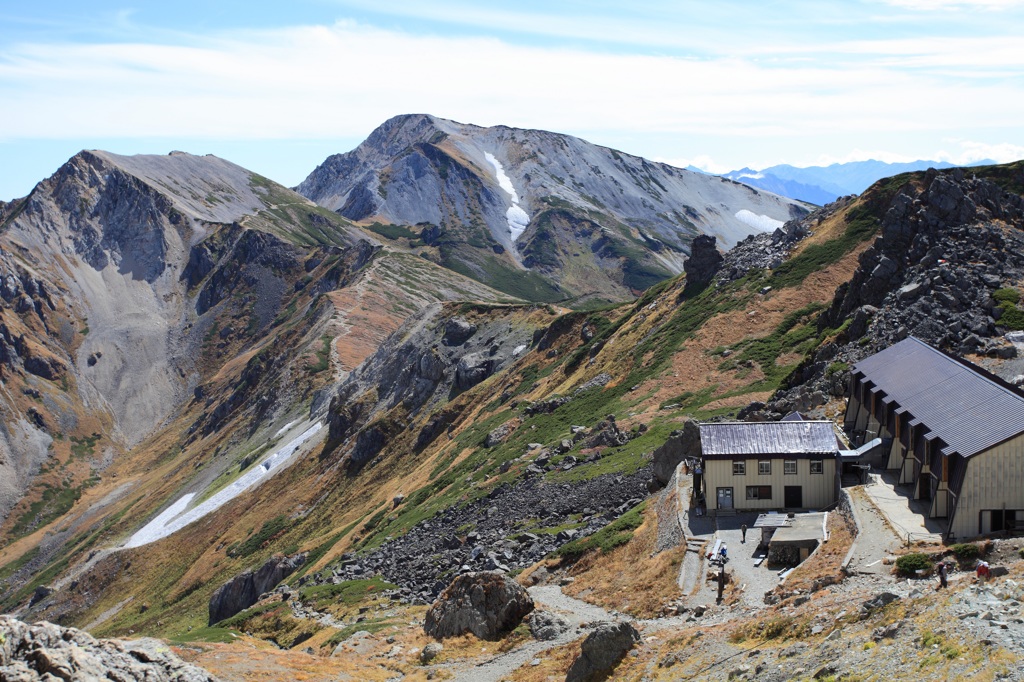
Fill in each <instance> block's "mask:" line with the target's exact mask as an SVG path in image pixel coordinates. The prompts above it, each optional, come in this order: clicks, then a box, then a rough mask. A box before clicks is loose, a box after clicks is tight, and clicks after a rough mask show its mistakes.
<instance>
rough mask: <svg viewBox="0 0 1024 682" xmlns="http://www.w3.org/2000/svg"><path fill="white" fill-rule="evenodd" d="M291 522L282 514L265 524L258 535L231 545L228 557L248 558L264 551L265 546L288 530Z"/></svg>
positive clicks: (255, 534)
mask: <svg viewBox="0 0 1024 682" xmlns="http://www.w3.org/2000/svg"><path fill="white" fill-rule="evenodd" d="M289 524H290V521H289V519H288V517H287V516H285V515H284V514H281V515H279V516H275V517H274V518H272V519H270V520H269V521H267V522H265V523H264V524H263V525H262V526H261V527H260V529H259V531H257V532H256V533H254V534H252V535H250V536H249V537H248V538H246V539H245V540H243V541H242V542H239V543H236V544H234V545H231V546H230V547H228V549H227V555H228V556H229V557H232V558H236V559H237V558H239V557H247V556H250V555H252V554H255V553H256V552H258V551H260V550H261V549H263V546H264V545H265V544H267V543H268V542H270V541H271V540H273V539H274V538H275V537H277V536H278V535H280V534H282V533H283V532H284V531H285V530H287V528H288V526H289Z"/></svg>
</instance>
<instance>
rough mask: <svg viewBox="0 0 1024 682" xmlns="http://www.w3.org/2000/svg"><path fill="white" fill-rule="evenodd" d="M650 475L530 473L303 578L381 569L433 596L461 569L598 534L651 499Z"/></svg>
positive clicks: (407, 589) (490, 566) (524, 561)
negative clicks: (552, 478)
mask: <svg viewBox="0 0 1024 682" xmlns="http://www.w3.org/2000/svg"><path fill="white" fill-rule="evenodd" d="M650 477H651V470H650V467H644V468H642V469H640V470H639V471H637V472H636V473H634V474H631V475H629V476H619V475H614V474H609V475H604V476H598V477H595V478H593V479H591V480H586V481H579V482H576V483H573V484H572V485H569V484H557V483H548V482H546V481H544V480H542V479H541V478H540V477H529V478H525V479H522V480H520V481H517V482H516V483H515V484H513V485H504V486H501V487H498V488H495V489H494V490H492V491H491V492H490V493H489V494H488V495H487V496H486V497H483V498H480V499H479V500H476V501H475V502H472V503H470V504H467V505H465V506H453V507H450V508H449V509H446V510H445V511H443V512H441V513H439V514H437V515H436V516H434V517H433V518H431V519H427V520H425V521H421V522H420V523H418V524H416V525H415V526H413V528H412V529H410V530H409V532H408V533H406V534H405V535H404V536H402V537H400V538H395V539H393V540H390V541H388V542H385V543H384V544H382V545H381V546H380V547H378V548H377V549H375V550H373V551H371V552H368V553H366V554H363V555H356V554H345V555H343V556H342V557H341V558H340V560H339V561H338V563H337V564H336V565H335V566H333V567H332V568H330V569H327V570H325V571H322V572H320V573H318V574H314V575H309V576H304V577H303V579H302V581H301V582H303V584H310V583H311V584H323V583H330V582H333V583H338V582H341V581H344V580H354V579H358V578H367V577H369V576H372V575H380V576H382V577H384V578H385V579H387V580H388V581H390V582H393V583H395V584H397V585H399V586H400V589H399V591H398V592H397V594H394V595H392V596H393V597H395V598H397V599H399V600H401V601H403V602H418V603H429V602H432V601H433V600H434V598H435V597H437V595H438V594H440V592H441V591H442V590H443V589H444V587H445V586H446V585H447V584H448V583H449V582H450V581H451V580H452V578H453V577H454V576H457V575H459V574H460V573H469V572H473V571H485V570H506V571H507V570H511V569H515V568H525V567H527V566H530V565H532V564H534V563H536V562H537V561H539V560H541V559H543V558H544V557H545V556H547V555H548V554H549V553H551V552H553V551H555V550H556V549H558V548H559V547H561V546H562V545H564V544H566V543H568V542H571V541H573V540H575V539H578V538H582V537H586V536H587V535H590V534H592V533H595V532H596V531H598V530H600V529H601V528H603V527H604V526H605V525H607V524H608V523H610V522H611V521H612V520H614V519H616V518H618V517H619V516H621V515H622V514H623V513H625V512H626V511H628V510H629V509H631V508H632V507H634V506H636V505H637V504H639V503H640V502H641V501H642V500H643V499H645V498H646V496H647V487H646V484H647V481H648V480H649V479H650ZM558 526H570V527H568V528H564V529H562V530H559V531H558V532H556V533H552V532H543V531H542V530H540V529H550V528H555V527H558ZM531 528H532V529H534V530H536V531H537V532H531V531H530V529H531Z"/></svg>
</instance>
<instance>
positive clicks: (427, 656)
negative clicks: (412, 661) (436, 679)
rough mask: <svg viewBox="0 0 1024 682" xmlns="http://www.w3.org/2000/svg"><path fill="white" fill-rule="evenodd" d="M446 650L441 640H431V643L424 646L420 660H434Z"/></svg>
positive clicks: (427, 661)
mask: <svg viewBox="0 0 1024 682" xmlns="http://www.w3.org/2000/svg"><path fill="white" fill-rule="evenodd" d="M442 651H444V645H443V644H441V643H440V642H431V643H430V644H428V645H426V646H425V647H423V651H421V652H420V662H421V663H430V662H431V661H432V660H434V659H435V658H437V655H438V654H440V653H441V652H442Z"/></svg>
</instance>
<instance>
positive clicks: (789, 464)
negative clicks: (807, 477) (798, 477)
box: [782, 459, 796, 476]
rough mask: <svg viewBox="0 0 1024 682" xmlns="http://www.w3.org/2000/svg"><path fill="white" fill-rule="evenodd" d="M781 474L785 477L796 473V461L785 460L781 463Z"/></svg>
mask: <svg viewBox="0 0 1024 682" xmlns="http://www.w3.org/2000/svg"><path fill="white" fill-rule="evenodd" d="M782 473H784V474H786V475H787V476H788V475H790V474H795V473H796V460H795V459H787V460H786V461H785V462H783V464H782Z"/></svg>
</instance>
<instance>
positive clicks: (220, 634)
mask: <svg viewBox="0 0 1024 682" xmlns="http://www.w3.org/2000/svg"><path fill="white" fill-rule="evenodd" d="M238 637H239V635H238V633H237V632H235V631H234V630H229V629H227V628H222V627H218V626H215V625H211V626H210V627H205V628H196V629H194V630H192V631H190V632H183V633H181V634H180V635H175V636H173V637H171V638H170V640H169V641H170V643H171V644H188V643H189V642H210V643H216V644H230V643H231V642H233V641H235V640H236V639H238Z"/></svg>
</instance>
